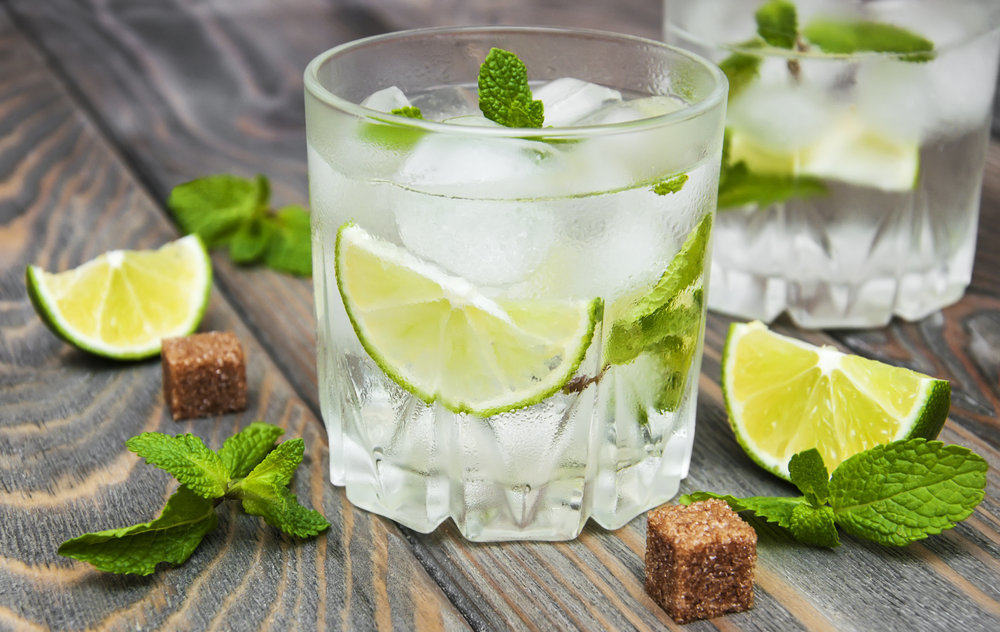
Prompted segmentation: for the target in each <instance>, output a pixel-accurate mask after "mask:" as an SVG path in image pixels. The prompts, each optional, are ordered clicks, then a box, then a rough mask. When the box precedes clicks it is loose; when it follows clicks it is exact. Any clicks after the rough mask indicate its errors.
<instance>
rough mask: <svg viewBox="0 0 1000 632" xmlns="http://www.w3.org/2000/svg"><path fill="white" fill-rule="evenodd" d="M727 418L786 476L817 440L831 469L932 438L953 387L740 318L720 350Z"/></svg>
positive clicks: (747, 444)
mask: <svg viewBox="0 0 1000 632" xmlns="http://www.w3.org/2000/svg"><path fill="white" fill-rule="evenodd" d="M722 392H723V395H724V397H725V400H726V408H727V410H728V411H729V423H730V424H731V425H732V427H733V430H734V432H735V433H736V438H737V440H738V441H739V443H740V445H741V446H743V449H744V450H745V451H746V453H747V454H748V455H749V456H750V457H751V458H752V459H753V460H754V461H756V462H757V463H758V464H759V465H760V466H761V467H763V468H764V469H766V470H768V471H770V472H773V473H774V474H777V475H778V476H780V477H782V478H785V479H787V478H788V461H789V459H790V458H791V457H792V455H794V454H795V453H797V452H801V451H802V450H808V449H809V448H814V447H815V448H816V449H818V450H819V451H820V454H822V455H823V461H824V462H825V463H826V466H827V469H828V470H830V471H833V469H834V468H835V467H837V465H838V464H839V463H840V462H841V461H844V460H845V459H847V458H848V457H850V456H852V455H854V454H856V453H858V452H861V451H863V450H866V449H868V448H870V447H873V446H875V445H877V444H883V443H889V442H890V441H896V440H900V439H908V438H912V437H923V438H926V439H933V438H934V437H936V436H937V434H938V432H940V431H941V426H942V425H944V422H945V419H946V417H947V415H948V407H949V404H950V400H951V387H950V386H949V385H948V382H947V381H945V380H937V379H934V378H931V377H928V376H926V375H922V374H920V373H916V372H914V371H910V370H909V369H904V368H899V367H894V366H891V365H888V364H883V363H881V362H877V361H875V360H868V359H866V358H862V357H859V356H855V355H849V354H844V353H841V352H840V351H837V350H836V349H834V348H832V347H827V346H824V347H816V346H813V345H810V344H807V343H805V342H801V341H799V340H795V339H793V338H788V337H785V336H781V335H779V334H776V333H773V332H771V331H769V330H768V329H767V327H766V326H765V325H763V324H762V323H760V322H753V323H748V324H735V325H733V326H732V327H731V328H730V330H729V336H728V338H727V339H726V346H725V349H724V350H723V354H722Z"/></svg>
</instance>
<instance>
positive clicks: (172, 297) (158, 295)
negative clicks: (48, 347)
mask: <svg viewBox="0 0 1000 632" xmlns="http://www.w3.org/2000/svg"><path fill="white" fill-rule="evenodd" d="M26 283H27V286H28V296H29V297H30V298H31V302H32V304H33V305H34V306H35V310H36V311H37V312H38V315H39V316H40V317H41V318H42V321H44V322H45V324H46V325H48V326H49V328H50V329H52V331H54V332H55V333H56V334H57V335H59V336H60V337H61V338H63V339H64V340H66V341H67V342H69V343H70V344H72V345H74V346H76V347H78V348H80V349H83V350H85V351H89V352H91V353H94V354H96V355H100V356H104V357H108V358H116V359H140V358H147V357H150V356H154V355H156V354H158V353H159V352H160V341H161V340H162V339H163V338H170V337H174V336H184V335H187V334H189V333H191V332H192V331H194V330H195V328H196V327H197V326H198V323H200V322H201V318H202V316H203V314H204V312H205V307H206V306H207V305H208V296H209V292H210V291H211V288H212V264H211V261H210V260H209V258H208V253H207V252H206V251H205V246H204V244H202V241H201V239H199V238H198V237H197V236H196V235H188V236H187V237H183V238H181V239H178V240H177V241H173V242H170V243H168V244H166V245H165V246H163V247H162V248H159V249H157V250H113V251H111V252H107V253H104V254H102V255H100V256H98V257H96V258H95V259H92V260H90V261H88V262H86V263H84V264H82V265H80V266H79V267H77V268H74V269H72V270H67V271H65V272H60V273H49V272H46V271H45V270H43V269H41V268H40V267H38V266H33V265H31V266H28V269H27V272H26Z"/></svg>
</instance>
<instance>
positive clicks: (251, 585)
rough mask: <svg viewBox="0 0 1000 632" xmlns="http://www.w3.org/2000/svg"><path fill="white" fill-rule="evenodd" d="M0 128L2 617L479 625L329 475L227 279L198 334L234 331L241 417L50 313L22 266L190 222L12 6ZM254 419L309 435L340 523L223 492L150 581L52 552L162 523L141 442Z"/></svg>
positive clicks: (109, 622) (306, 415)
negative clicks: (323, 525)
mask: <svg viewBox="0 0 1000 632" xmlns="http://www.w3.org/2000/svg"><path fill="white" fill-rule="evenodd" d="M0 139H2V140H0V218H2V219H0V525H2V527H0V587H2V588H0V629H31V628H40V629H83V628H102V629H125V628H130V629H134V628H135V627H136V626H139V627H141V628H154V627H160V628H164V629H213V628H236V629H246V628H248V627H251V626H257V627H260V628H266V629H290V628H293V627H297V626H302V627H312V628H320V627H322V628H331V629H332V628H340V629H350V630H354V629H374V628H376V627H381V628H393V627H395V628H400V629H409V628H413V627H418V626H419V627H423V626H426V627H427V628H429V629H460V628H464V627H466V626H465V624H464V621H463V619H462V617H461V615H459V614H458V613H457V611H455V610H454V608H452V607H451V604H450V603H449V601H448V600H447V599H446V598H445V596H444V594H443V593H442V592H441V590H440V589H439V588H438V586H437V585H436V584H435V583H434V582H433V581H432V580H431V579H430V577H429V576H428V575H427V574H426V572H425V571H424V569H423V567H422V566H421V565H420V564H419V563H417V561H416V559H415V558H414V556H413V554H412V552H411V551H410V548H409V545H408V544H407V543H406V541H405V540H404V539H403V538H402V537H401V535H400V533H399V531H398V529H397V528H396V527H395V526H394V525H392V524H391V523H389V522H388V521H384V520H382V519H380V518H377V517H374V516H371V515H368V514H365V513H363V512H360V511H358V510H356V509H354V508H353V507H351V506H350V505H349V504H347V503H346V502H345V501H344V498H343V493H341V492H340V491H339V490H336V489H334V488H332V487H331V486H330V485H328V484H327V480H328V469H329V462H328V459H327V450H326V447H325V442H326V441H325V436H324V434H323V432H322V428H321V425H320V424H319V423H318V421H317V420H316V418H315V416H314V415H313V413H312V412H311V410H310V408H309V407H308V406H307V405H305V404H303V403H302V402H301V401H300V400H299V399H298V398H297V397H296V396H295V393H294V390H293V389H292V388H291V387H290V385H289V384H288V382H287V381H286V380H285V379H284V378H283V376H282V375H281V373H280V372H279V371H278V370H277V368H276V367H275V366H274V364H273V363H272V362H271V359H270V357H269V356H268V354H267V353H266V352H265V351H264V349H263V348H262V347H261V345H260V343H259V341H258V340H257V339H256V337H255V336H254V334H253V332H252V331H250V330H249V329H248V328H247V327H246V324H245V323H244V322H243V321H241V320H240V319H239V317H238V316H237V315H236V313H235V312H234V310H233V307H232V305H231V304H230V303H229V302H228V301H227V300H226V299H225V298H224V297H222V296H221V295H220V294H219V293H218V292H216V293H215V294H214V296H213V299H212V302H211V305H210V307H209V309H208V312H207V315H206V319H205V322H204V324H203V326H202V329H203V330H233V331H235V332H236V333H237V335H238V336H239V338H240V340H241V341H242V343H243V345H244V348H245V350H246V353H247V356H248V383H249V386H250V393H249V406H248V409H247V410H246V412H244V413H240V414H236V415H226V416H223V417H221V418H218V419H216V420H196V421H190V422H183V423H175V422H174V421H173V420H172V419H171V418H170V416H169V413H168V412H167V410H166V408H165V405H164V400H163V395H162V392H161V375H160V367H159V362H158V361H155V360H154V361H147V362H138V363H114V362H110V361H103V360H100V359H96V358H92V357H89V356H87V355H86V354H84V353H82V352H78V351H76V350H74V349H72V348H71V347H69V346H68V345H66V344H64V343H62V342H61V341H59V340H58V339H56V338H55V337H54V336H53V335H52V334H51V333H50V332H49V331H48V330H47V329H46V328H45V327H44V326H43V325H42V323H41V321H40V320H39V319H38V317H37V316H36V315H35V313H34V311H33V310H32V308H31V305H30V303H29V301H28V299H27V294H26V292H25V287H24V281H23V271H24V268H25V266H26V265H27V264H29V263H37V264H40V265H42V266H43V267H45V268H47V269H65V268H68V267H72V266H75V265H77V264H79V263H82V262H83V261H84V260H87V259H89V258H91V257H93V256H95V255H97V254H99V253H100V252H103V251H106V250H109V249H113V248H123V247H127V248H139V247H152V246H156V245H160V244H162V243H164V242H166V241H168V240H170V239H175V238H176V237H177V233H176V231H175V230H174V229H173V227H172V226H171V225H170V224H169V222H167V221H166V218H165V217H164V216H163V214H162V212H161V211H160V210H159V209H158V208H157V207H156V206H155V205H154V204H153V203H152V202H151V200H150V198H149V197H148V195H147V194H146V193H145V192H144V191H143V189H142V188H141V187H140V186H139V185H138V184H137V183H136V181H135V180H134V178H133V177H132V176H131V175H130V173H129V171H128V169H127V168H126V166H125V165H124V164H123V163H122V161H121V160H120V157H119V156H117V155H116V154H115V152H114V151H113V149H112V148H111V147H109V146H108V145H107V144H106V143H105V141H104V140H103V139H102V138H101V136H100V134H99V133H98V131H97V130H96V129H95V128H94V127H93V125H92V124H91V122H90V121H89V120H88V119H87V118H86V117H85V116H84V115H83V114H81V111H80V109H79V108H78V107H77V105H76V104H75V103H74V102H73V100H72V99H71V98H69V96H68V95H67V94H66V93H65V92H64V91H63V90H62V89H60V88H59V85H58V82H57V81H56V80H55V78H54V77H53V76H52V75H51V74H50V73H49V71H48V70H47V69H46V68H45V66H44V64H43V62H42V60H41V59H40V57H39V56H38V55H37V54H36V53H35V52H34V51H33V50H32V48H31V46H30V45H29V43H28V42H27V41H26V40H25V39H24V38H23V37H22V36H21V35H19V34H18V33H17V32H16V31H15V30H14V29H13V28H12V27H11V24H10V22H9V21H8V20H7V19H6V16H5V14H4V13H3V12H2V11H0ZM256 419H264V420H267V421H269V422H271V423H274V424H277V425H280V426H282V427H283V428H285V429H286V436H288V437H295V436H301V437H303V438H304V439H305V441H306V445H307V452H306V456H305V460H304V461H303V464H302V465H301V466H300V470H299V472H298V475H297V476H296V479H295V482H294V489H295V491H296V493H297V494H298V495H299V496H300V497H301V498H303V500H304V502H306V503H307V504H310V505H312V506H316V507H319V508H321V509H322V510H323V512H324V513H325V515H326V516H327V517H328V518H329V519H330V520H331V522H332V523H333V526H332V528H331V529H330V531H329V532H328V534H325V535H324V536H323V537H321V538H317V539H313V540H309V541H305V542H298V541H296V540H294V539H291V538H288V537H285V536H283V535H281V534H280V533H278V532H277V531H276V530H274V529H273V528H271V527H269V526H267V525H265V524H264V523H262V522H261V521H260V520H259V519H257V518H253V517H249V516H245V515H243V514H242V513H241V512H238V511H232V510H230V508H229V507H223V508H221V509H220V512H219V513H220V525H219V527H218V529H217V530H216V531H215V532H213V533H211V534H209V535H208V536H207V537H206V539H205V541H204V542H203V544H202V546H201V547H200V548H199V549H198V550H197V551H196V552H195V553H194V555H193V557H192V558H191V560H189V562H188V563H186V564H184V565H182V566H180V567H177V568H175V569H166V570H162V571H161V572H159V573H158V574H157V575H155V576H153V577H149V578H138V577H118V576H111V575H107V574H103V573H99V572H97V571H95V570H93V569H92V567H90V566H89V565H85V564H83V563H80V562H76V561H73V560H69V559H66V558H61V557H58V556H57V555H56V549H57V548H58V546H59V543H60V542H62V541H63V540H65V539H67V538H69V537H72V536H75V535H78V534H80V533H83V532H85V531H92V530H96V529H101V528H110V527H115V526H124V525H128V524H133V523H135V522H140V521H144V520H148V519H151V518H152V517H153V516H155V515H156V513H157V512H158V511H159V509H160V508H161V507H162V505H163V502H164V501H165V499H166V497H167V496H168V495H169V493H171V492H172V490H173V488H174V487H175V485H176V484H175V483H171V479H170V477H169V476H167V475H166V474H165V473H164V472H161V471H159V470H156V469H155V468H152V467H148V466H145V465H143V464H142V463H141V460H140V459H139V458H138V457H136V456H135V455H134V454H132V453H130V452H128V451H126V450H125V447H124V442H125V439H126V438H128V437H129V436H132V435H135V434H138V433H139V432H142V431H154V430H155V431H162V432H168V433H177V432H184V431H188V432H192V433H194V434H197V435H199V436H201V437H202V438H203V439H205V441H206V443H207V444H208V445H209V446H211V447H216V448H217V447H219V446H220V445H221V443H222V441H223V440H224V438H225V437H226V436H228V435H229V434H232V432H233V431H235V430H237V429H239V428H241V427H243V426H245V425H246V424H248V423H250V422H251V421H253V420H256ZM389 560H391V565H390V564H389V563H388V561H389Z"/></svg>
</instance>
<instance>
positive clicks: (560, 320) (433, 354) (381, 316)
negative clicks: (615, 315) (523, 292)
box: [336, 223, 603, 417]
mask: <svg viewBox="0 0 1000 632" xmlns="http://www.w3.org/2000/svg"><path fill="white" fill-rule="evenodd" d="M336 276H337V287H338V288H339V290H340V295H341V297H342V298H343V300H344V307H345V308H346V311H347V315H348V318H350V321H351V324H352V326H353V327H354V331H355V332H356V333H357V335H358V339H359V340H360V341H361V344H362V346H363V347H364V348H365V350H366V351H367V352H368V354H369V355H370V356H371V358H372V359H373V360H374V361H375V363H376V364H377V365H378V366H379V368H381V369H382V371H384V372H385V374H386V375H387V376H389V377H390V378H391V379H392V380H393V381H394V382H396V383H397V384H399V385H400V386H401V387H403V388H404V389H406V390H407V391H409V392H411V393H413V394H414V395H416V396H417V397H419V398H420V399H422V400H423V401H425V402H427V403H428V404H429V403H432V402H440V403H441V405H442V406H444V407H445V408H447V409H449V410H451V411H453V412H459V413H472V414H474V415H478V416H481V417H487V416H490V415H495V414H497V413H501V412H506V411H510V410H514V409H517V408H522V407H524V406H529V405H532V404H535V403H538V402H540V401H542V400H543V399H545V398H547V397H549V396H550V395H552V394H553V393H555V392H556V391H558V390H559V389H561V388H562V387H563V385H565V384H566V382H568V381H569V380H570V378H572V377H573V374H574V373H575V372H576V370H577V368H578V367H579V366H580V363H581V362H582V361H583V357H584V355H585V354H586V352H587V348H588V347H589V346H590V343H591V340H592V338H593V337H594V328H595V326H596V324H597V322H598V320H599V319H600V317H601V314H602V311H603V303H602V302H601V300H600V299H594V300H591V301H575V300H556V299H553V300H504V299H492V298H489V297H487V296H485V295H484V294H483V293H482V292H480V291H479V289H478V288H476V287H475V286H473V285H472V284H471V283H469V281H467V280H466V279H463V278H461V277H457V276H454V275H451V274H448V273H447V272H445V271H443V270H441V269H440V268H438V267H437V266H435V265H433V264H431V263H429V262H426V261H423V260H421V259H419V258H417V257H416V256H414V255H413V254H412V253H410V252H409V251H407V250H405V249H403V248H401V247H400V246H397V245H395V244H392V243H390V242H387V241H384V240H382V239H379V238H377V237H375V236H373V235H371V234H369V233H368V232H367V231H365V230H364V229H363V228H361V227H359V226H357V225H356V224H353V223H347V224H345V225H343V226H341V227H340V230H339V231H338V232H337V246H336Z"/></svg>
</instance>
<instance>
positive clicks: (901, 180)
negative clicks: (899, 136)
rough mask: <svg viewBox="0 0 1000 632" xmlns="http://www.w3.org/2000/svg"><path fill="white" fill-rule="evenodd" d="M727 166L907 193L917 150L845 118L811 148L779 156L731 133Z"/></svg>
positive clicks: (914, 177)
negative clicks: (743, 166) (744, 164)
mask: <svg viewBox="0 0 1000 632" xmlns="http://www.w3.org/2000/svg"><path fill="white" fill-rule="evenodd" d="M730 134H731V136H730V146H729V152H730V153H729V155H730V160H731V161H732V162H734V163H736V162H740V161H743V162H745V163H746V165H747V168H748V169H749V170H750V171H751V172H755V173H769V174H779V175H800V176H813V177H816V178H822V179H826V180H836V181H839V182H847V183H850V184H856V185H858V186H863V187H871V188H875V189H879V190H882V191H912V190H913V189H914V188H915V187H916V185H917V180H918V176H919V173H920V147H919V146H918V145H917V143H916V142H901V141H897V140H893V139H890V138H888V137H887V136H884V135H881V134H879V133H878V132H877V131H875V130H873V129H871V128H868V127H865V126H864V125H863V124H862V123H861V122H860V121H858V119H857V117H854V116H845V117H843V118H841V119H839V122H838V123H837V124H835V125H833V126H832V127H831V129H830V130H829V131H828V132H826V133H825V134H823V135H822V137H821V138H820V139H819V140H817V141H816V142H815V143H813V144H812V145H809V146H807V147H804V148H801V149H799V150H798V151H795V152H790V151H781V150H779V149H776V148H774V147H771V146H770V145H769V144H768V143H767V142H758V141H757V140H756V139H754V138H751V137H749V136H747V135H746V134H741V133H740V132H739V131H738V130H730Z"/></svg>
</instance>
